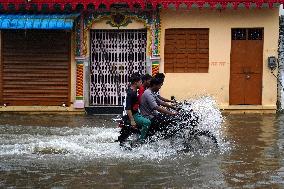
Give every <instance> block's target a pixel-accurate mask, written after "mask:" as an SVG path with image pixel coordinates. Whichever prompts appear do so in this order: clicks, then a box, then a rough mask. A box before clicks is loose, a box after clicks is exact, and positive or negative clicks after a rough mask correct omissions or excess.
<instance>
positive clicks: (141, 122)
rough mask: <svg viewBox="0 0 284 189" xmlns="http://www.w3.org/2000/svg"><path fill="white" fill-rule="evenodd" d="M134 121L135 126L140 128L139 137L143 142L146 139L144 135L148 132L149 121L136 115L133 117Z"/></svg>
mask: <svg viewBox="0 0 284 189" xmlns="http://www.w3.org/2000/svg"><path fill="white" fill-rule="evenodd" d="M133 117H134V120H135V122H136V124H137V125H139V126H141V130H140V132H141V135H140V138H139V139H140V140H145V139H146V135H147V132H148V129H149V127H150V125H151V121H150V120H149V119H147V118H145V117H143V116H142V115H141V114H139V113H136V114H134V115H133Z"/></svg>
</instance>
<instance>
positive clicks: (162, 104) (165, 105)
mask: <svg viewBox="0 0 284 189" xmlns="http://www.w3.org/2000/svg"><path fill="white" fill-rule="evenodd" d="M159 104H160V105H161V106H164V107H167V108H171V109H174V110H175V109H176V108H175V107H174V106H172V105H170V104H168V103H166V102H164V101H161V100H160V101H159Z"/></svg>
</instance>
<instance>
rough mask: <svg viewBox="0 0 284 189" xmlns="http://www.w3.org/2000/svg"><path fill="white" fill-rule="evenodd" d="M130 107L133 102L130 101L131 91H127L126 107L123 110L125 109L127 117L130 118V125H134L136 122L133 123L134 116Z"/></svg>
mask: <svg viewBox="0 0 284 189" xmlns="http://www.w3.org/2000/svg"><path fill="white" fill-rule="evenodd" d="M132 107H133V102H132V97H131V92H128V93H127V96H126V107H125V110H126V113H127V115H128V118H129V120H130V124H131V125H132V126H135V125H136V123H135V121H134V117H133V115H132Z"/></svg>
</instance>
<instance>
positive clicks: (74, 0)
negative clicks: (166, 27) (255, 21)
mask: <svg viewBox="0 0 284 189" xmlns="http://www.w3.org/2000/svg"><path fill="white" fill-rule="evenodd" d="M117 3H118V4H120V3H124V4H127V5H128V6H129V7H130V9H131V8H133V6H134V5H139V6H140V7H141V8H142V9H144V8H146V7H147V5H151V6H152V7H154V8H155V7H157V6H162V7H163V8H167V7H169V6H170V5H171V6H174V7H176V8H179V7H180V5H182V4H185V5H186V7H187V8H188V9H190V8H191V7H193V5H194V6H197V7H199V8H203V7H204V6H210V7H211V8H217V7H220V6H221V7H222V8H226V7H228V6H230V7H233V8H235V9H237V8H238V7H239V6H242V7H246V8H250V7H252V8H253V7H255V6H256V7H258V8H261V7H263V6H265V7H269V8H273V7H274V6H276V7H278V5H279V4H282V3H284V0H80V1H78V0H0V10H1V9H2V10H20V9H23V8H25V9H26V10H30V9H31V8H32V10H33V9H34V8H35V7H36V9H37V10H43V9H46V8H47V9H49V10H51V11H52V10H54V9H56V10H58V9H60V10H62V11H63V10H64V9H68V10H69V8H70V10H75V9H76V8H78V7H79V9H80V10H83V9H85V10H88V9H89V8H91V7H94V8H95V9H98V8H99V6H100V5H104V6H105V7H106V9H109V8H110V7H111V5H113V4H117ZM274 4H275V5H274Z"/></svg>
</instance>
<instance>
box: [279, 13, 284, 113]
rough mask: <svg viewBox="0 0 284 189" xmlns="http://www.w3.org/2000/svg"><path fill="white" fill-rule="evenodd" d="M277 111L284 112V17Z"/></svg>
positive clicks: (281, 19)
mask: <svg viewBox="0 0 284 189" xmlns="http://www.w3.org/2000/svg"><path fill="white" fill-rule="evenodd" d="M278 45H279V47H278V79H277V80H278V81H279V82H277V89H278V90H277V111H278V112H284V91H283V86H284V16H280V19H279V44H278Z"/></svg>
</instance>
